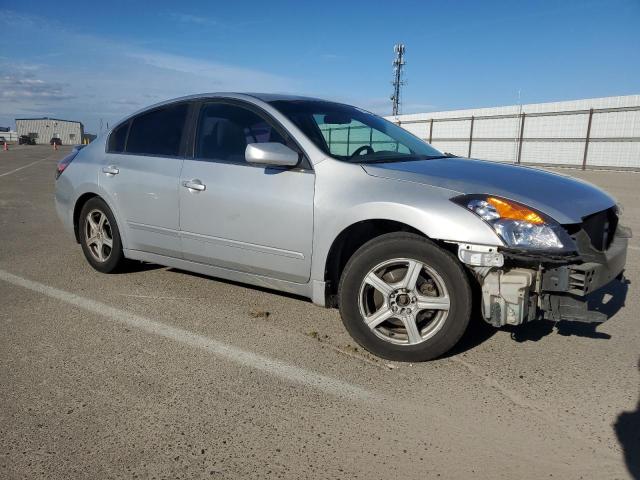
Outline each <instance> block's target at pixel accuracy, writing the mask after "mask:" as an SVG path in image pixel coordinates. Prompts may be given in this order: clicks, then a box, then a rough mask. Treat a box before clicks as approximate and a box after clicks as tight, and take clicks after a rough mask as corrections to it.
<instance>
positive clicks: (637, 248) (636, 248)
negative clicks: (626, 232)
mask: <svg viewBox="0 0 640 480" xmlns="http://www.w3.org/2000/svg"><path fill="white" fill-rule="evenodd" d="M628 247H629V248H630V249H631V250H640V247H636V246H635V245H628Z"/></svg>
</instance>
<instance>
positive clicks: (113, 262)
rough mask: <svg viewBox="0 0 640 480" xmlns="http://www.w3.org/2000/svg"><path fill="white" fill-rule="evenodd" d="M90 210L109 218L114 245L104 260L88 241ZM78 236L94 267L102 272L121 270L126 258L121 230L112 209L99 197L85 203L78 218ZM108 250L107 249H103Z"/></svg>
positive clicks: (88, 259) (85, 253)
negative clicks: (97, 256) (98, 256)
mask: <svg viewBox="0 0 640 480" xmlns="http://www.w3.org/2000/svg"><path fill="white" fill-rule="evenodd" d="M90 212H101V213H102V214H103V215H104V216H106V218H107V220H108V225H109V227H110V234H111V239H112V246H111V247H110V251H109V255H108V257H106V258H105V260H104V261H99V260H98V259H97V258H96V257H95V255H94V253H93V252H95V250H93V252H92V248H96V247H95V246H94V247H90V246H89V244H88V242H87V234H86V232H87V228H88V226H87V223H88V221H89V220H88V218H87V217H88V216H89V213H90ZM78 238H79V239H80V245H81V246H82V251H83V253H84V256H85V258H86V259H87V262H89V265H91V266H92V267H93V268H94V269H96V270H97V271H99V272H102V273H116V272H118V271H119V270H121V269H122V268H123V267H124V265H125V263H126V259H125V258H124V252H123V250H122V241H121V239H120V230H118V225H117V224H116V219H115V217H114V216H113V213H112V212H111V209H110V208H109V207H108V206H107V204H106V203H105V202H104V200H102V199H101V198H99V197H94V198H91V199H90V200H88V201H87V203H85V204H84V206H83V207H82V211H81V212H80V217H79V218H78ZM104 251H107V250H106V249H105V250H103V252H104Z"/></svg>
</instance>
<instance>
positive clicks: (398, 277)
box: [339, 233, 472, 362]
mask: <svg viewBox="0 0 640 480" xmlns="http://www.w3.org/2000/svg"><path fill="white" fill-rule="evenodd" d="M339 298H340V314H341V316H342V320H343V323H344V325H345V327H346V329H347V330H348V331H349V333H350V334H351V336H352V337H353V338H354V339H355V340H356V341H357V342H358V343H359V344H360V345H361V346H363V347H364V348H366V349H367V350H369V351H370V352H371V353H373V354H375V355H378V356H380V357H383V358H387V359H390V360H399V361H406V362H417V361H424V360H429V359H432V358H435V357H438V356H440V355H442V354H444V353H445V352H447V351H448V350H449V349H451V348H452V347H453V346H454V345H455V344H456V343H457V342H458V340H459V339H460V337H461V336H462V334H463V333H464V331H465V329H466V328H467V325H468V323H469V318H470V316H471V305H472V302H471V287H470V285H469V281H468V279H467V276H466V274H465V272H464V270H463V268H462V266H461V265H460V263H459V262H458V260H457V259H456V258H455V257H454V256H453V255H452V254H451V253H450V252H448V251H446V250H443V249H441V248H440V247H438V246H437V245H435V244H434V243H433V242H431V241H429V240H428V239H426V238H423V237H420V236H418V235H414V234H409V233H391V234H386V235H382V236H380V237H377V238H375V239H373V240H371V241H369V242H367V243H366V244H365V245H363V246H362V247H361V248H360V249H359V250H358V251H357V252H356V253H355V254H354V255H353V256H352V257H351V259H350V260H349V262H348V263H347V265H346V267H345V269H344V271H343V274H342V278H341V281H340V288H339Z"/></svg>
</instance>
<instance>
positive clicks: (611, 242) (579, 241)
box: [458, 207, 631, 327]
mask: <svg viewBox="0 0 640 480" xmlns="http://www.w3.org/2000/svg"><path fill="white" fill-rule="evenodd" d="M562 229H563V230H564V233H566V235H567V236H568V237H570V238H571V240H572V243H573V245H574V246H575V249H571V251H563V252H561V253H552V252H545V251H531V250H525V249H515V248H506V247H488V246H482V245H471V244H461V243H459V244H458V258H459V259H460V260H461V261H462V262H463V263H464V264H466V265H467V266H468V267H469V268H470V270H471V271H472V272H473V274H474V276H475V277H476V278H477V279H478V281H479V283H480V286H481V289H482V314H483V316H484V319H485V320H486V321H487V322H488V323H490V324H491V325H493V326H495V327H501V326H504V325H520V324H522V323H525V322H529V321H532V320H536V319H548V320H553V321H559V320H570V321H581V322H590V323H601V322H604V321H605V320H606V319H607V317H606V315H605V314H603V313H601V312H598V311H595V310H589V304H588V302H587V296H588V295H589V294H591V293H592V292H595V291H596V290H598V289H600V288H601V287H604V286H605V285H607V284H609V283H610V282H611V281H613V280H614V279H615V278H617V277H621V276H622V273H623V270H624V266H625V262H626V257H627V245H628V241H629V238H631V230H630V229H628V228H626V227H623V226H621V225H618V216H617V209H616V207H612V208H610V209H608V210H605V211H602V212H598V213H595V214H593V215H589V216H588V217H585V218H584V219H583V222H582V223H581V224H576V225H563V226H562ZM565 238H566V237H565Z"/></svg>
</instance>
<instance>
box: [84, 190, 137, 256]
mask: <svg viewBox="0 0 640 480" xmlns="http://www.w3.org/2000/svg"><path fill="white" fill-rule="evenodd" d="M92 198H99V199H100V200H102V201H103V202H104V203H106V204H107V207H109V209H110V210H111V213H112V214H113V216H114V218H115V219H116V223H117V225H118V230H119V232H120V240H121V241H122V246H123V248H125V249H126V245H127V243H126V232H125V231H124V228H123V227H124V225H123V224H122V221H121V219H120V218H119V215H118V212H117V211H116V210H115V209H114V208H113V205H112V204H111V202H110V201H109V196H108V195H107V194H106V192H105V193H104V194H101V193H100V189H99V188H98V189H97V191H96V190H94V189H90V190H87V191H85V192H83V193H82V194H80V195H79V196H78V198H77V199H76V201H75V204H74V206H73V219H72V220H73V233H74V236H75V239H76V242H78V243H80V232H79V230H78V221H79V220H80V212H82V208H83V207H84V206H85V204H86V203H87V202H88V201H89V200H91V199H92Z"/></svg>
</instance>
